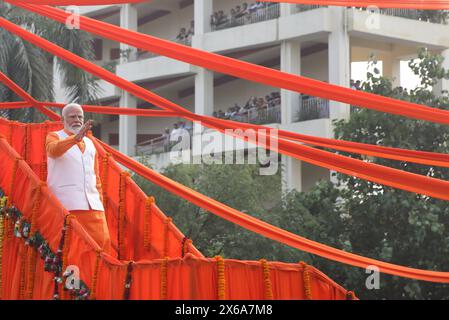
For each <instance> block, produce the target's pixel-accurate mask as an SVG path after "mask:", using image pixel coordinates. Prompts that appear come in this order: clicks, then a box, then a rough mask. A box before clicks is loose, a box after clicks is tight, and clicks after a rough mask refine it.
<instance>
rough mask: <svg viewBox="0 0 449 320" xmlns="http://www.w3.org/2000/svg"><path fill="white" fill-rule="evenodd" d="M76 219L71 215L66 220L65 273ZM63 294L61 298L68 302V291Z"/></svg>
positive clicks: (63, 259) (63, 265)
mask: <svg viewBox="0 0 449 320" xmlns="http://www.w3.org/2000/svg"><path fill="white" fill-rule="evenodd" d="M74 218H75V217H74V216H72V215H70V214H69V215H67V218H66V219H67V220H66V225H65V227H66V230H65V233H64V245H63V247H62V272H63V273H64V272H65V269H66V268H67V258H68V255H69V247H70V239H71V234H72V233H71V231H72V226H71V224H70V221H71V220H72V219H74ZM63 286H64V284H63ZM61 293H62V294H61V298H62V299H63V300H66V299H67V291H65V290H62V291H61Z"/></svg>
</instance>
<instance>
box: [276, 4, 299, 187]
mask: <svg viewBox="0 0 449 320" xmlns="http://www.w3.org/2000/svg"><path fill="white" fill-rule="evenodd" d="M295 9H296V5H293V4H288V3H281V7H280V10H281V17H284V16H288V15H290V14H293V13H295V12H296V10H295ZM281 71H284V72H287V73H291V74H297V75H300V74H301V43H300V42H299V41H283V42H282V43H281ZM299 106H300V103H299V94H298V93H297V92H294V91H289V90H284V89H281V122H282V125H288V124H290V123H292V122H294V121H296V120H297V116H298V114H297V113H298V112H299ZM293 189H296V190H298V191H302V162H301V161H300V160H297V159H295V158H292V157H288V156H286V155H282V192H288V191H291V190H293Z"/></svg>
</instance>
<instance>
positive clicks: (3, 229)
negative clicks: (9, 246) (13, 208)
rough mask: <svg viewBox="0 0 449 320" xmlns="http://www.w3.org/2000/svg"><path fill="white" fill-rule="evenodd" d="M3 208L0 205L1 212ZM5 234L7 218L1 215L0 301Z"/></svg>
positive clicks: (0, 295) (0, 296)
mask: <svg viewBox="0 0 449 320" xmlns="http://www.w3.org/2000/svg"><path fill="white" fill-rule="evenodd" d="M2 201H3V200H2ZM3 207H4V206H3V205H1V204H0V210H1V209H2V208H3ZM4 232H5V218H4V216H3V214H1V213H0V299H1V298H2V296H3V286H2V284H3V279H2V276H3V274H2V261H3V237H4Z"/></svg>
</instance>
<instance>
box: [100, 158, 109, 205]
mask: <svg viewBox="0 0 449 320" xmlns="http://www.w3.org/2000/svg"><path fill="white" fill-rule="evenodd" d="M110 157H111V154H110V153H106V155H105V156H104V157H103V170H102V175H101V180H102V181H101V182H102V184H103V185H102V189H103V206H104V212H106V210H107V208H108V178H109V174H108V169H109V158H110Z"/></svg>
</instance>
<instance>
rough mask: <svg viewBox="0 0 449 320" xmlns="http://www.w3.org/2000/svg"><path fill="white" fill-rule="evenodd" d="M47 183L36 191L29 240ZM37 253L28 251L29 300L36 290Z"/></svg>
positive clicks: (33, 230)
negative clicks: (43, 189) (43, 187)
mask: <svg viewBox="0 0 449 320" xmlns="http://www.w3.org/2000/svg"><path fill="white" fill-rule="evenodd" d="M44 184H45V183H43V182H42V183H41V184H40V185H39V186H38V187H37V189H36V196H35V200H34V205H33V209H32V211H31V223H30V235H29V238H30V239H32V238H33V237H34V235H35V233H36V219H37V215H38V212H39V209H40V206H41V197H42V186H43V185H44ZM36 262H37V261H36V252H35V250H29V251H28V280H27V284H28V287H27V298H28V299H32V298H33V290H34V273H35V269H36Z"/></svg>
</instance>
